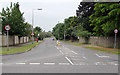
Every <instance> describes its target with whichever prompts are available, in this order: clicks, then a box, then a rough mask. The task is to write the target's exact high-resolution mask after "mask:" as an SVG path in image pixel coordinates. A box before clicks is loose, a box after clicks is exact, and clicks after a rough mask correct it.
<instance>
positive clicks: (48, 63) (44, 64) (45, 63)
mask: <svg viewBox="0 0 120 75" xmlns="http://www.w3.org/2000/svg"><path fill="white" fill-rule="evenodd" d="M54 64H55V63H44V65H54Z"/></svg>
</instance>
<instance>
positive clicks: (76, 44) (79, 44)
mask: <svg viewBox="0 0 120 75" xmlns="http://www.w3.org/2000/svg"><path fill="white" fill-rule="evenodd" d="M64 42H65V43H69V44H72V45H75V46H82V47H85V48H89V49H92V50H98V51H103V52H108V53H113V54H120V49H116V50H114V49H113V48H105V47H100V46H93V45H90V44H85V43H79V42H72V41H64Z"/></svg>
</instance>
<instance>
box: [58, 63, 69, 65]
mask: <svg viewBox="0 0 120 75" xmlns="http://www.w3.org/2000/svg"><path fill="white" fill-rule="evenodd" d="M59 65H70V64H69V63H59Z"/></svg>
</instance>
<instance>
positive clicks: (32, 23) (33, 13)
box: [32, 9, 42, 44]
mask: <svg viewBox="0 0 120 75" xmlns="http://www.w3.org/2000/svg"><path fill="white" fill-rule="evenodd" d="M34 10H42V9H32V44H33V41H34V37H33V33H34V30H33V29H34V28H33V26H34Z"/></svg>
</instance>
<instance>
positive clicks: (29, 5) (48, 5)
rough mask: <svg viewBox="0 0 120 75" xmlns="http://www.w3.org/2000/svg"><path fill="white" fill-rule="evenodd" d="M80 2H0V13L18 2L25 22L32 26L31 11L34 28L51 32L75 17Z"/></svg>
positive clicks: (31, 0)
mask: <svg viewBox="0 0 120 75" xmlns="http://www.w3.org/2000/svg"><path fill="white" fill-rule="evenodd" d="M80 1H81V0H0V12H1V10H2V8H6V7H7V6H8V7H9V6H10V2H13V3H16V2H19V4H20V10H21V11H22V12H24V18H25V21H26V22H29V23H30V24H32V9H38V8H42V10H39V11H38V10H34V26H40V27H41V28H42V29H43V30H45V31H51V30H52V28H53V27H54V26H55V25H56V24H57V23H58V21H59V22H63V21H64V19H65V18H68V17H70V16H75V15H76V9H77V8H78V5H79V3H80Z"/></svg>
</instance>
